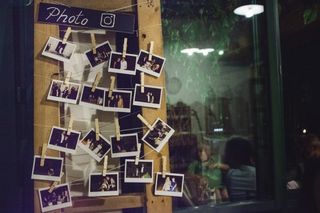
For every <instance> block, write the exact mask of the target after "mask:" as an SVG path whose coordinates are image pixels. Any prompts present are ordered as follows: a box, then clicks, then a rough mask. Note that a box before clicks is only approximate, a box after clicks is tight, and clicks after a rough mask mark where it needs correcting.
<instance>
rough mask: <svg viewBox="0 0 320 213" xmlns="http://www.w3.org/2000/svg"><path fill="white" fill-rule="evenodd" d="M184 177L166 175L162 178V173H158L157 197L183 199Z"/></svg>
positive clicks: (181, 175)
mask: <svg viewBox="0 0 320 213" xmlns="http://www.w3.org/2000/svg"><path fill="white" fill-rule="evenodd" d="M183 184H184V175H183V174H176V173H166V174H165V177H164V178H163V177H162V173H161V172H157V173H156V186H155V192H154V194H155V195H163V196H173V197H182V194H183Z"/></svg>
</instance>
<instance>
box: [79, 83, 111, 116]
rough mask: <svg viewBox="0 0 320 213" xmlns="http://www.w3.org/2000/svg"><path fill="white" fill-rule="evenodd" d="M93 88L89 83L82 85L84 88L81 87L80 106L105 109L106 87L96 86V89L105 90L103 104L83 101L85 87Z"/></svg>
mask: <svg viewBox="0 0 320 213" xmlns="http://www.w3.org/2000/svg"><path fill="white" fill-rule="evenodd" d="M86 87H87V88H92V85H88V84H83V85H82V89H81V96H80V99H79V105H80V106H87V107H89V108H92V109H98V110H104V101H105V88H102V87H96V90H102V91H103V100H102V101H103V103H102V106H99V105H97V104H91V103H87V102H84V101H82V96H83V91H84V89H85V88H86Z"/></svg>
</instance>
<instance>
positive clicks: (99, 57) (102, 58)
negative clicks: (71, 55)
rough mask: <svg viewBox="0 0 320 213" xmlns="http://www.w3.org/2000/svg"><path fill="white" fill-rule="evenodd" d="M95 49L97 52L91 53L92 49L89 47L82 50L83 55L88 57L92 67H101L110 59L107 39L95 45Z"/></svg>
mask: <svg viewBox="0 0 320 213" xmlns="http://www.w3.org/2000/svg"><path fill="white" fill-rule="evenodd" d="M96 51H97V53H96V54H93V50H92V49H90V50H87V51H86V52H84V55H85V56H86V58H87V59H88V61H89V64H90V66H91V68H92V69H102V68H103V67H104V65H106V64H107V63H108V61H109V59H110V53H111V52H112V48H111V46H110V43H109V41H106V42H103V43H102V44H99V45H97V46H96Z"/></svg>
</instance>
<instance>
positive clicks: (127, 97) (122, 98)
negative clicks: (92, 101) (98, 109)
mask: <svg viewBox="0 0 320 213" xmlns="http://www.w3.org/2000/svg"><path fill="white" fill-rule="evenodd" d="M131 96H132V92H131V91H126V90H113V91H112V95H111V97H109V90H108V89H107V90H106V91H105V102H104V110H105V111H112V112H130V111H131Z"/></svg>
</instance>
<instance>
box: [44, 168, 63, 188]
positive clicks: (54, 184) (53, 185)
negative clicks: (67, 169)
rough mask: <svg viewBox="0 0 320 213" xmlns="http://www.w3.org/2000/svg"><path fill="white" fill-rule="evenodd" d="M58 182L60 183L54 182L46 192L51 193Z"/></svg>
mask: <svg viewBox="0 0 320 213" xmlns="http://www.w3.org/2000/svg"><path fill="white" fill-rule="evenodd" d="M63 175H64V173H63V172H62V173H61V177H62V176H63ZM59 182H60V181H54V182H53V183H52V184H51V186H50V188H49V190H48V192H49V193H52V192H53V190H54V189H55V188H56V186H57V185H58V184H59Z"/></svg>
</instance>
